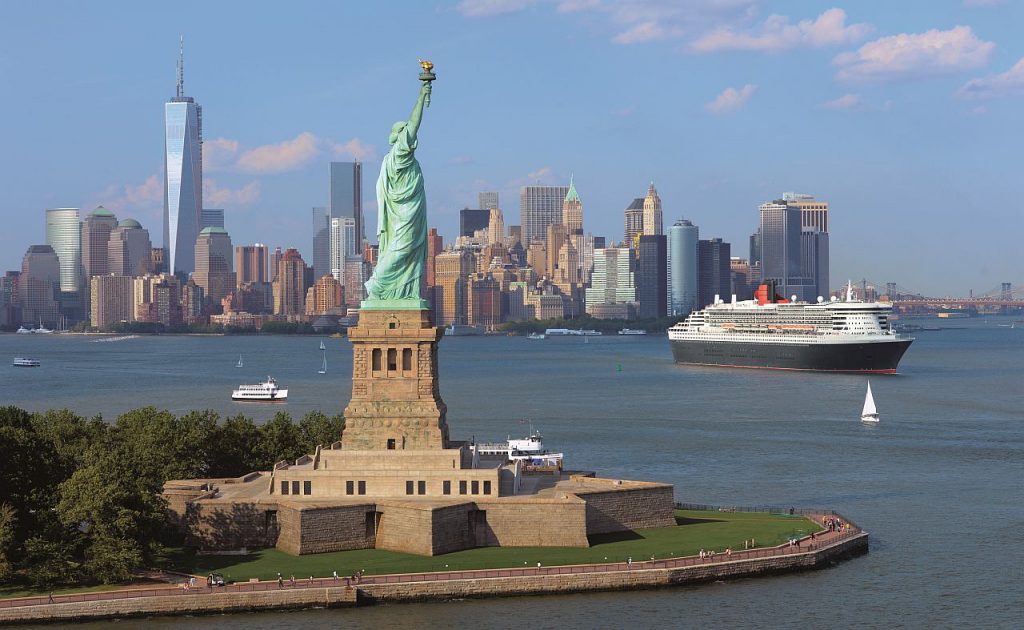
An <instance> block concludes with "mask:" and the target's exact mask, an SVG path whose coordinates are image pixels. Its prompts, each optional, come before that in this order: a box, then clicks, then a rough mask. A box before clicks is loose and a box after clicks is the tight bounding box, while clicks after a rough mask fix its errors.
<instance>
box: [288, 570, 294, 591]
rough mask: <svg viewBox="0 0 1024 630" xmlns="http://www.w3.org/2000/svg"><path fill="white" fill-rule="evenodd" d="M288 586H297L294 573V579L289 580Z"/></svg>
mask: <svg viewBox="0 0 1024 630" xmlns="http://www.w3.org/2000/svg"><path fill="white" fill-rule="evenodd" d="M288 586H291V587H293V588H294V586H295V574H294V573H292V577H291V578H289V579H288Z"/></svg>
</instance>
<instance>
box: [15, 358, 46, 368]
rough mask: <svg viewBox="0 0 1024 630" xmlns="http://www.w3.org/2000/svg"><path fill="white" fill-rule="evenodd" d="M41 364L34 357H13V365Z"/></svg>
mask: <svg viewBox="0 0 1024 630" xmlns="http://www.w3.org/2000/svg"><path fill="white" fill-rule="evenodd" d="M40 365H41V364H40V363H39V361H38V360H36V359H23V358H22V357H15V359H14V367H39V366H40Z"/></svg>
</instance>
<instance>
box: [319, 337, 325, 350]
mask: <svg viewBox="0 0 1024 630" xmlns="http://www.w3.org/2000/svg"><path fill="white" fill-rule="evenodd" d="M320 349H321V350H326V349H327V346H325V345H324V341H323V339H321V340H320Z"/></svg>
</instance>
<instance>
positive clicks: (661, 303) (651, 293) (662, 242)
mask: <svg viewBox="0 0 1024 630" xmlns="http://www.w3.org/2000/svg"><path fill="white" fill-rule="evenodd" d="M667 257H668V239H667V237H666V236H665V235H664V234H644V235H642V236H640V245H639V247H638V248H637V262H636V297H637V301H639V302H640V306H639V307H638V311H639V312H638V315H639V317H640V319H655V318H659V317H665V315H666V312H665V311H666V308H667V306H668V295H667V293H668V278H667V273H668V260H667Z"/></svg>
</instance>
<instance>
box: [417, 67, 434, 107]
mask: <svg viewBox="0 0 1024 630" xmlns="http://www.w3.org/2000/svg"><path fill="white" fill-rule="evenodd" d="M420 67H421V68H423V72H421V73H420V81H423V82H424V83H430V82H431V81H433V80H434V79H436V78H437V75H436V74H434V72H433V71H434V64H433V63H431V62H429V61H424V60H423V59H420ZM424 104H425V105H426V106H427V107H430V94H427V98H426V100H425V101H424Z"/></svg>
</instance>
